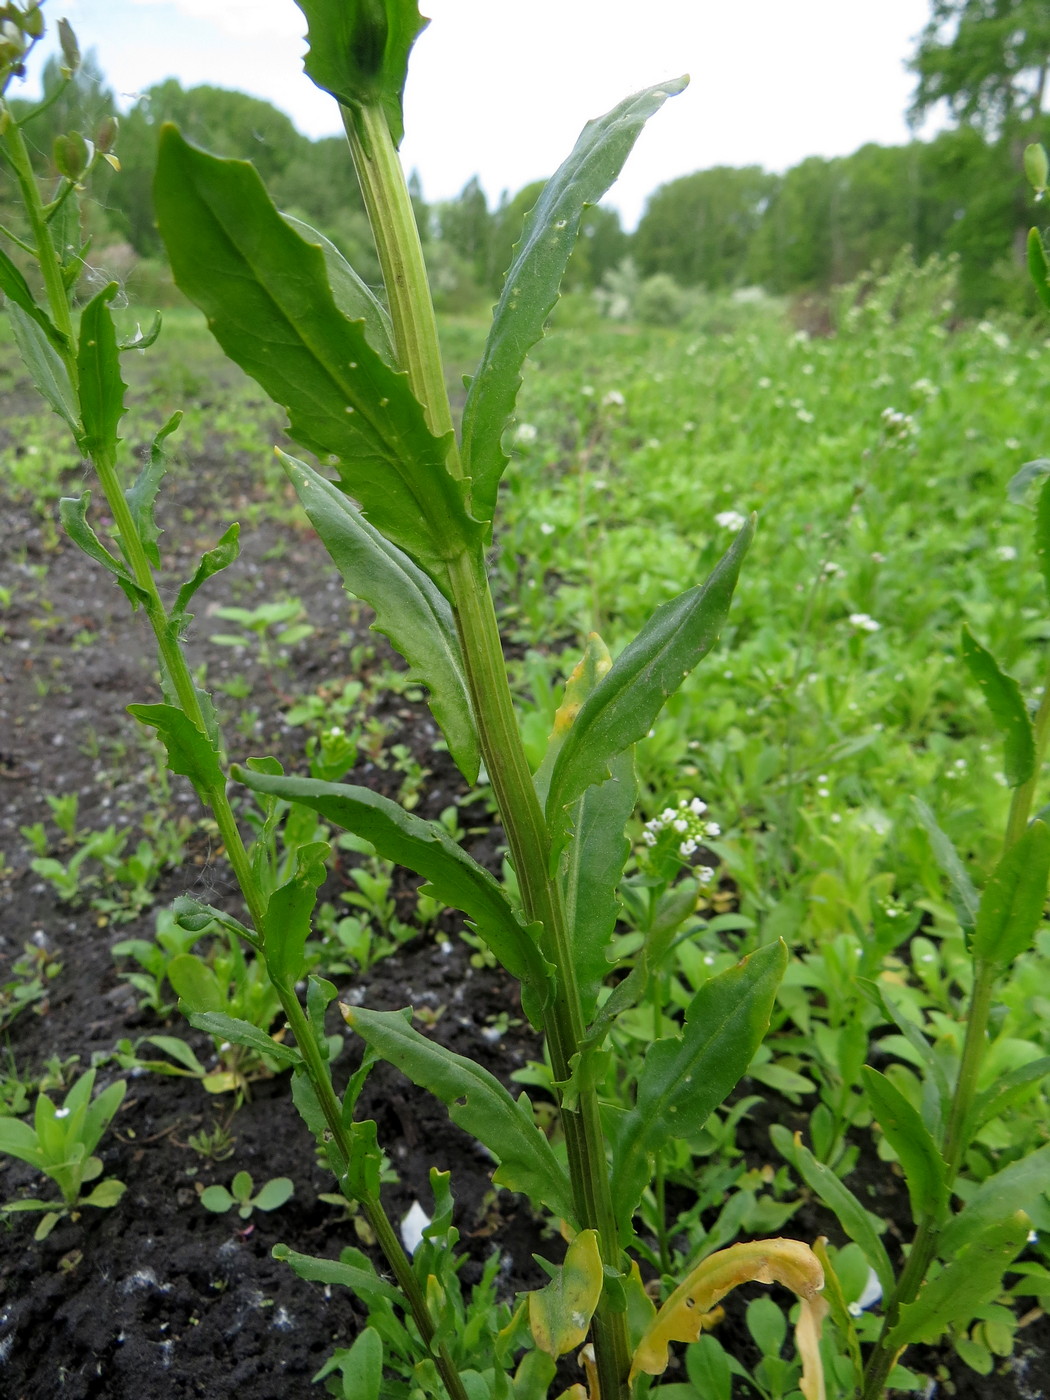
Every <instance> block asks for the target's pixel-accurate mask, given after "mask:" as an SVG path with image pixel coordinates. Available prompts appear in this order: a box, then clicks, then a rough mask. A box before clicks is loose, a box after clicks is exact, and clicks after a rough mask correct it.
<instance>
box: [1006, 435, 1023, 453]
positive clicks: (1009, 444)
mask: <svg viewBox="0 0 1050 1400" xmlns="http://www.w3.org/2000/svg"><path fill="white" fill-rule="evenodd" d="M1020 446H1021V444H1020V443H1019V442H1018V440H1017V438H1007V439H1006V450H1007V452H1016V451H1017V449H1018V448H1019V447H1020Z"/></svg>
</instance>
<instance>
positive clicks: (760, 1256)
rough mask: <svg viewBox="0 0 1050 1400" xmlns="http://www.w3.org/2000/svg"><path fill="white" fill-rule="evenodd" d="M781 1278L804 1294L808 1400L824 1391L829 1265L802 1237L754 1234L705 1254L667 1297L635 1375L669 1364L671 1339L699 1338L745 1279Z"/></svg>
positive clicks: (801, 1328)
mask: <svg viewBox="0 0 1050 1400" xmlns="http://www.w3.org/2000/svg"><path fill="white" fill-rule="evenodd" d="M752 1280H754V1281H755V1282H756V1283H779V1284H780V1285H781V1286H782V1287H784V1288H790V1289H791V1290H792V1292H794V1293H796V1294H797V1295H798V1298H799V1301H800V1303H801V1305H802V1306H801V1308H800V1309H799V1318H798V1322H797V1324H796V1328H795V1338H796V1342H797V1345H798V1350H799V1355H800V1356H801V1357H802V1378H801V1380H800V1382H799V1389H800V1390H801V1391H802V1394H803V1395H804V1396H805V1397H806V1400H817V1397H818V1396H823V1394H824V1373H823V1366H822V1362H821V1359H820V1346H819V1343H820V1331H821V1326H822V1323H823V1321H824V1317H825V1315H826V1313H827V1311H828V1309H827V1305H826V1304H825V1302H824V1300H823V1299H822V1298H821V1296H820V1294H821V1290H822V1289H823V1287H824V1270H823V1269H822V1268H821V1266H820V1260H819V1259H818V1258H817V1256H816V1255H815V1254H814V1253H813V1251H812V1250H811V1249H810V1247H809V1245H808V1244H803V1243H802V1242H801V1241H800V1240H785V1239H775V1240H749V1241H748V1242H746V1243H744V1244H734V1245H731V1246H730V1248H729V1249H721V1250H719V1251H718V1252H717V1253H715V1254H710V1255H708V1257H707V1258H706V1259H704V1260H703V1261H702V1262H701V1263H700V1264H698V1265H697V1267H696V1268H695V1269H694V1270H693V1271H692V1273H691V1274H690V1275H689V1276H688V1278H686V1279H685V1280H684V1281H683V1282H682V1283H680V1284H679V1285H678V1287H677V1288H676V1289H675V1291H674V1292H673V1293H672V1294H671V1296H670V1297H669V1298H668V1299H667V1302H666V1303H664V1305H663V1307H662V1308H661V1309H660V1311H659V1312H658V1313H657V1314H656V1316H655V1317H654V1318H653V1320H652V1322H651V1323H650V1325H649V1327H648V1329H647V1331H646V1333H645V1336H644V1337H643V1338H642V1340H641V1342H640V1344H639V1346H638V1348H637V1350H636V1351H635V1354H634V1360H633V1362H632V1365H631V1375H630V1379H631V1380H632V1381H633V1380H634V1378H635V1377H636V1376H639V1375H650V1376H660V1375H662V1374H663V1373H664V1371H665V1370H666V1369H667V1364H668V1361H669V1359H670V1357H669V1353H668V1348H669V1346H670V1343H671V1342H695V1341H696V1340H697V1338H698V1337H699V1336H700V1333H701V1331H702V1330H703V1326H704V1318H705V1315H706V1314H707V1313H709V1312H711V1310H712V1309H713V1308H715V1307H716V1306H717V1305H718V1303H719V1302H720V1301H721V1300H722V1299H723V1298H724V1297H725V1296H726V1294H727V1293H729V1292H730V1291H731V1290H732V1289H734V1288H736V1287H738V1286H739V1285H740V1284H742V1283H750V1282H751V1281H752Z"/></svg>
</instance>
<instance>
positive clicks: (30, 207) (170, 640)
mask: <svg viewBox="0 0 1050 1400" xmlns="http://www.w3.org/2000/svg"><path fill="white" fill-rule="evenodd" d="M5 141H6V143H7V146H8V151H9V155H10V158H11V162H12V165H13V166H14V168H15V172H16V175H17V177H18V181H19V185H20V187H21V190H22V196H23V199H24V202H25V207H26V211H27V213H28V215H29V220H30V224H31V226H32V229H33V234H34V237H35V239H36V244H37V247H36V252H37V257H38V259H39V262H40V266H41V270H42V272H43V275H44V283H45V287H46V289H47V294H48V301H49V303H50V309H51V314H52V318H53V320H54V322H55V324H56V326H57V327H58V329H59V330H60V331H61V332H62V333H63V335H65V336H66V338H67V340H68V342H69V348H68V351H67V353H66V354H65V356H64V359H65V362H66V368H67V370H68V372H69V375H70V379H71V382H72V383H73V384H74V385H75V384H76V382H77V378H76V370H77V365H76V358H75V354H74V351H73V345H74V339H73V321H72V315H71V313H70V307H69V299H68V297H67V295H66V289H65V283H64V281H63V279H62V269H61V266H60V264H59V261H58V257H57V254H56V252H55V248H54V245H53V243H52V241H51V237H50V233H49V231H48V229H47V223H46V217H45V214H44V211H43V206H42V203H41V200H40V194H39V191H38V189H37V186H36V180H35V178H34V176H33V172H32V167H31V165H30V163H29V157H28V153H27V151H26V147H25V142H24V140H23V138H22V134H21V132H20V131H19V129H18V127H17V126H16V125H14V124H12V125H11V126H10V127H9V128H8V131H7V132H6V133H5ZM93 464H94V466H95V470H96V472H97V474H98V479H99V484H100V486H101V487H102V491H103V494H104V495H105V497H106V502H107V504H108V505H109V508H110V511H111V512H112V515H113V522H114V525H115V527H116V533H117V535H118V537H119V539H120V545H121V549H122V551H123V553H124V557H125V559H126V560H127V563H128V566H129V568H130V570H131V573H132V576H133V578H134V580H135V583H136V584H137V585H138V587H139V588H140V589H141V590H142V591H143V593H144V595H145V598H144V602H143V606H144V609H145V612H146V615H147V617H148V619H149V622H150V625H151V627H152V629H153V634H154V638H155V640H156V644H157V649H158V652H159V654H160V657H161V661H162V665H163V667H164V670H165V673H166V675H167V676H168V678H169V680H170V682H171V685H172V686H173V688H174V690H175V694H176V697H177V699H178V703H179V706H180V708H181V709H182V710H183V712H184V713H185V715H186V716H187V718H188V719H189V720H190V721H191V722H192V723H193V724H194V725H195V726H196V728H197V729H198V730H199V731H200V732H201V734H203V735H207V733H208V729H207V725H206V723H205V719H204V712H203V710H202V708H201V703H200V697H199V695H198V693H197V687H196V685H195V684H194V681H193V677H192V675H191V673H190V669H189V666H188V664H187V662H186V658H185V655H184V654H183V651H182V648H181V646H180V645H179V642H178V639H177V637H176V636H175V635H174V634H173V631H172V629H171V628H170V626H169V618H168V614H167V610H166V609H165V607H164V603H163V601H162V600H161V597H160V593H159V591H158V589H157V584H156V580H155V578H154V576H153V569H152V567H151V565H150V562H149V559H148V557H147V555H146V551H145V549H144V548H143V544H142V540H141V537H140V535H139V532H138V530H137V529H136V527H135V521H134V517H133V516H132V513H131V508H130V506H129V505H128V501H127V497H126V496H125V494H124V490H123V487H122V486H121V483H120V478H119V476H118V474H117V469H116V462H115V460H113V459H112V458H111V457H109V456H107V457H96V458H95V459H94V463H93ZM202 797H203V798H204V800H205V802H206V805H207V806H208V807H209V809H210V810H211V812H212V815H213V816H214V818H215V822H216V825H217V826H218V828H219V833H220V835H221V837H222V841H223V845H224V848H225V851H226V857H227V859H228V860H229V862H230V865H231V867H232V869H233V872H234V875H235V877H236V879H237V883H238V885H239V886H240V890H241V894H242V896H243V898H244V901H245V904H246V906H247V908H248V911H249V915H250V918H251V921H252V923H253V925H254V927H255V929H256V930H257V931H258V932H259V934H260V935H261V934H262V933H263V930H264V919H265V914H266V905H267V901H266V899H265V897H264V894H263V891H262V890H261V889H260V887H259V884H258V882H257V880H256V879H255V876H254V874H253V872H252V868H251V861H250V859H249V857H248V852H247V850H246V849H245V845H244V841H243V839H242V837H241V833H240V829H239V827H238V825H237V819H236V816H235V814H234V811H233V808H232V806H231V805H230V801H229V798H228V797H227V796H226V790H225V785H224V784H219V785H218V786H216V787H215V788H213V789H211V790H210V791H209V792H207V793H206V794H202ZM265 954H266V950H265V943H264V945H263V957H264V959H265ZM274 988H275V990H276V991H277V994H278V996H279V997H280V1001H281V1007H282V1009H283V1011H284V1014H285V1017H286V1018H287V1020H288V1023H289V1025H290V1026H291V1028H292V1032H293V1034H294V1035H295V1039H296V1044H297V1045H298V1047H299V1050H300V1052H301V1054H302V1056H303V1060H304V1062H305V1064H306V1069H307V1073H308V1074H309V1077H310V1081H311V1083H312V1085H313V1088H314V1091H315V1093H316V1094H317V1098H318V1101H319V1103H320V1105H321V1109H322V1111H323V1113H324V1116H325V1121H326V1122H327V1124H328V1126H329V1129H330V1131H331V1132H332V1134H333V1137H334V1138H335V1140H336V1142H337V1144H338V1146H339V1150H340V1152H341V1153H342V1155H343V1157H344V1159H345V1160H346V1161H348V1162H349V1161H350V1159H351V1155H352V1152H353V1145H352V1143H351V1140H350V1138H349V1135H348V1134H347V1132H346V1128H345V1126H344V1124H343V1121H342V1110H341V1107H340V1104H339V1100H338V1099H337V1098H336V1095H335V1090H334V1089H333V1087H332V1082H331V1076H330V1075H329V1072H328V1067H327V1064H326V1063H325V1061H324V1060H323V1058H322V1056H321V1053H320V1050H319V1049H318V1046H317V1042H316V1040H315V1038H314V1035H313V1031H312V1029H311V1027H310V1024H309V1022H308V1020H307V1018H306V1015H305V1014H304V1012H303V1009H302V1006H301V1004H300V1002H299V998H298V997H297V996H296V994H295V990H294V988H292V987H289V986H287V985H285V984H283V983H281V982H280V981H278V980H277V979H274ZM342 1184H343V1183H342V1182H341V1183H340V1185H342ZM361 1205H362V1207H363V1208H364V1211H365V1214H366V1216H367V1218H368V1221H369V1224H370V1225H371V1227H372V1229H373V1231H374V1232H375V1236H376V1239H377V1240H378V1241H379V1244H380V1247H381V1248H382V1250H383V1253H384V1255H385V1256H386V1259H387V1262H388V1264H389V1265H390V1268H391V1269H392V1271H393V1273H394V1276H395V1277H396V1279H397V1282H398V1286H399V1287H400V1289H401V1291H402V1293H403V1294H404V1296H405V1299H406V1301H407V1303H408V1305H409V1308H410V1310H411V1312H412V1316H413V1318H414V1320H415V1323H416V1327H417V1328H418V1329H419V1333H420V1335H421V1337H422V1338H423V1341H424V1344H425V1345H426V1347H427V1349H428V1351H430V1352H431V1353H432V1355H433V1356H434V1360H435V1362H436V1364H437V1367H438V1370H439V1372H440V1374H441V1377H442V1380H443V1381H444V1383H445V1386H446V1388H447V1390H448V1393H449V1396H450V1400H468V1397H467V1393H466V1390H465V1389H464V1386H463V1382H462V1380H461V1379H460V1376H459V1372H458V1371H457V1369H456V1367H455V1365H454V1363H453V1361H452V1358H451V1357H450V1356H449V1354H448V1350H447V1348H446V1347H445V1346H444V1344H443V1343H442V1344H440V1345H439V1346H438V1347H437V1348H435V1347H434V1337H435V1334H436V1328H435V1325H434V1322H433V1319H432V1318H431V1316H430V1310H429V1308H428V1306H427V1302H426V1299H425V1298H424V1296H423V1293H422V1290H421V1289H420V1287H419V1284H418V1282H417V1281H416V1277H415V1274H414V1273H413V1272H412V1265H411V1263H410V1262H409V1260H408V1257H407V1256H406V1254H405V1251H404V1249H403V1247H402V1245H401V1241H400V1240H399V1239H398V1237H397V1234H396V1232H395V1230H394V1227H393V1225H392V1224H391V1223H390V1219H389V1217H388V1216H387V1214H386V1211H385V1210H384V1208H383V1206H382V1203H381V1201H380V1200H379V1198H378V1197H372V1196H369V1197H368V1198H367V1199H365V1200H363V1201H362V1202H361Z"/></svg>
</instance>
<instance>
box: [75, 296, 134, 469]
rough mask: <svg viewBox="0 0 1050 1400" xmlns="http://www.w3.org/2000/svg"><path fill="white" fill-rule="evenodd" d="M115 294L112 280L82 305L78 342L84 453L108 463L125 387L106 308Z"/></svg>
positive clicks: (113, 455)
mask: <svg viewBox="0 0 1050 1400" xmlns="http://www.w3.org/2000/svg"><path fill="white" fill-rule="evenodd" d="M116 294H117V284H116V282H111V283H110V284H109V286H108V287H103V288H102V290H101V291H100V292H99V293H98V295H97V296H95V297H92V299H91V300H90V301H89V302H88V304H87V306H85V307H84V310H83V312H82V313H81V316H80V340H79V342H78V344H77V373H78V376H79V380H80V415H81V422H82V423H83V425H84V439H83V450H84V452H85V453H86V454H87V456H89V457H93V458H97V459H98V460H100V461H102V462H108V463H112V462H114V461H115V460H116V455H117V442H118V438H117V428H118V426H119V424H120V420H121V418H122V417H123V415H124V394H125V392H126V390H127V385H126V384H125V383H124V380H123V379H122V378H121V375H120V348H119V347H118V345H117V332H116V328H115V327H114V325H113V314H112V312H111V311H110V309H109V303H110V302H111V301H112V300H113V298H114V297H115V296H116Z"/></svg>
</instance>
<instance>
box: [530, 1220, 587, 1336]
mask: <svg viewBox="0 0 1050 1400" xmlns="http://www.w3.org/2000/svg"><path fill="white" fill-rule="evenodd" d="M601 1292H602V1258H601V1255H600V1254H599V1252H598V1232H597V1231H596V1230H581V1231H580V1233H579V1234H578V1235H577V1236H576V1238H575V1239H574V1240H573V1242H572V1243H571V1244H570V1245H569V1248H568V1250H567V1251H566V1253H565V1262H564V1264H562V1266H561V1268H560V1269H559V1271H558V1274H557V1277H556V1278H554V1279H552V1280H551V1282H550V1283H549V1284H548V1285H547V1287H546V1288H541V1289H539V1290H537V1292H535V1293H530V1294H529V1327H530V1328H531V1329H532V1335H533V1338H534V1339H535V1342H536V1345H537V1346H538V1347H539V1348H540V1350H541V1351H545V1352H547V1353H548V1354H549V1355H550V1356H564V1355H565V1353H566V1352H567V1351H572V1349H573V1347H578V1346H579V1345H580V1343H581V1342H582V1341H583V1339H584V1338H585V1337H586V1335H587V1329H588V1327H589V1326H590V1325H591V1317H592V1316H593V1314H594V1310H595V1308H596V1307H597V1306H598V1299H599V1298H600V1297H601Z"/></svg>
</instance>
